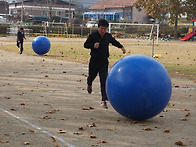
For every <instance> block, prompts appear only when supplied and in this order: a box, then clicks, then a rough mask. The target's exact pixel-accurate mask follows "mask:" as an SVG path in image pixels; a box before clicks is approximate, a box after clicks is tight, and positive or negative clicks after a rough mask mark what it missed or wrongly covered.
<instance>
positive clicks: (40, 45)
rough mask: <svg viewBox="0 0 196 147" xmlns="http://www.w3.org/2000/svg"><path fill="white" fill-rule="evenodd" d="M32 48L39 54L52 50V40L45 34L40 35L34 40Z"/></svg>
mask: <svg viewBox="0 0 196 147" xmlns="http://www.w3.org/2000/svg"><path fill="white" fill-rule="evenodd" d="M32 48H33V50H34V52H35V53H36V54H38V55H43V54H46V53H47V52H48V51H49V50H50V41H49V40H48V38H46V37H45V36H38V37H36V38H35V39H34V40H33V42H32Z"/></svg>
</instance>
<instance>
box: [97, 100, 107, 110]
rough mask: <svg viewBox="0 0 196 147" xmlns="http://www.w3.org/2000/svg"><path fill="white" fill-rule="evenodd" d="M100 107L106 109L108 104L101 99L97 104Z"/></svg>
mask: <svg viewBox="0 0 196 147" xmlns="http://www.w3.org/2000/svg"><path fill="white" fill-rule="evenodd" d="M99 106H100V107H103V108H105V109H108V105H107V102H106V101H102V102H101V104H100V105H99Z"/></svg>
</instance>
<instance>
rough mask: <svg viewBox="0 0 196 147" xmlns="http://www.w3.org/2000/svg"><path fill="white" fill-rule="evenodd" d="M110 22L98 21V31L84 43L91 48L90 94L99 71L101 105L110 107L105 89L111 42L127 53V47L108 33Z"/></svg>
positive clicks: (88, 80)
mask: <svg viewBox="0 0 196 147" xmlns="http://www.w3.org/2000/svg"><path fill="white" fill-rule="evenodd" d="M108 26H109V24H108V22H107V21H106V20H105V19H100V20H99V23H98V30H97V31H96V32H93V33H91V34H90V35H89V36H88V38H87V40H86V42H85V43H84V47H85V48H87V49H91V52H90V55H91V58H90V62H89V75H88V78H87V91H88V93H89V94H91V92H92V83H93V81H94V79H95V78H96V76H97V74H98V73H99V77H100V87H101V95H102V101H101V104H100V106H102V107H104V108H106V109H107V108H108V106H107V101H108V98H107V94H106V89H105V84H106V78H107V74H108V64H109V62H108V57H109V44H110V43H111V44H112V45H114V46H116V47H118V48H121V50H122V51H123V53H126V50H125V48H124V47H123V46H122V45H121V44H120V43H119V42H118V41H117V40H116V39H115V38H113V37H112V35H111V34H109V33H107V28H108Z"/></svg>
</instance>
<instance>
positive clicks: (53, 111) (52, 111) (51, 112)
mask: <svg viewBox="0 0 196 147" xmlns="http://www.w3.org/2000/svg"><path fill="white" fill-rule="evenodd" d="M56 111H59V110H51V111H47V112H46V113H50V114H53V113H55V112H56Z"/></svg>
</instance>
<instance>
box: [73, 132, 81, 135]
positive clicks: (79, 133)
mask: <svg viewBox="0 0 196 147" xmlns="http://www.w3.org/2000/svg"><path fill="white" fill-rule="evenodd" d="M74 134H76V135H81V134H82V133H81V132H74Z"/></svg>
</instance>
